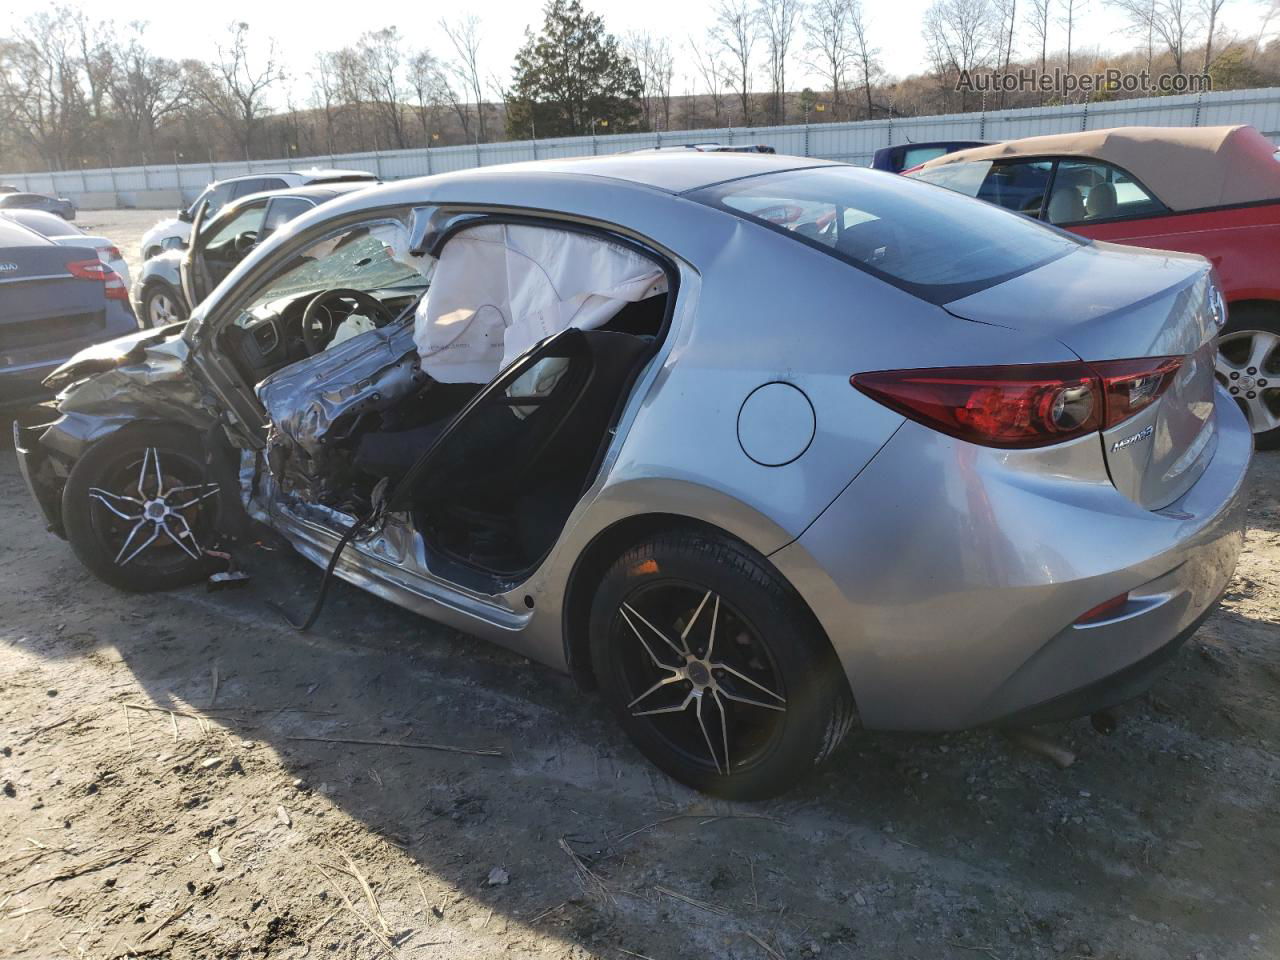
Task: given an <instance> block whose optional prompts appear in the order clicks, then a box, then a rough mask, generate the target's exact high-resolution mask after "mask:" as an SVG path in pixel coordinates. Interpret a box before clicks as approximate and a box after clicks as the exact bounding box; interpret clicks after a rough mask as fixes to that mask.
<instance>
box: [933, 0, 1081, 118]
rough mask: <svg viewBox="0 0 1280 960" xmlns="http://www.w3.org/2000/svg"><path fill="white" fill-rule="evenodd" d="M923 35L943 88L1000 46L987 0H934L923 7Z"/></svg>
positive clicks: (963, 104) (963, 96) (964, 98)
mask: <svg viewBox="0 0 1280 960" xmlns="http://www.w3.org/2000/svg"><path fill="white" fill-rule="evenodd" d="M1068 2H1071V0H1068ZM1075 2H1079V0H1075ZM924 39H925V45H926V47H927V49H928V52H929V59H930V61H931V62H932V64H933V68H934V72H935V73H936V74H937V76H938V79H939V81H940V82H941V83H942V84H943V85H944V90H945V89H946V85H948V84H949V83H950V82H951V81H953V80H954V79H955V78H956V77H958V76H959V75H960V74H964V73H970V72H972V71H973V70H976V69H977V68H979V67H985V66H987V65H988V64H989V63H990V62H991V59H992V57H993V56H994V55H995V54H996V52H997V51H998V50H999V46H998V44H999V36H998V24H997V23H996V20H995V16H994V12H993V10H992V7H991V3H990V0H934V2H933V4H932V5H931V6H930V7H929V9H928V10H927V11H925V17H924ZM968 105H969V95H968V91H967V90H963V89H962V90H961V91H960V109H961V110H964V109H967V108H968Z"/></svg>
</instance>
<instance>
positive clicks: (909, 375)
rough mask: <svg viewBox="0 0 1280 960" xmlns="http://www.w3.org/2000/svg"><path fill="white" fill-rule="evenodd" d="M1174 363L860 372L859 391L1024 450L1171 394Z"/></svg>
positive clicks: (957, 431)
mask: <svg viewBox="0 0 1280 960" xmlns="http://www.w3.org/2000/svg"><path fill="white" fill-rule="evenodd" d="M1181 363H1182V360H1181V358H1178V357H1156V358H1144V359H1141V360H1115V361H1106V362H1102V363H1083V362H1072V363H1049V364H1027V365H1016V366H1000V367H939V368H935V369H926V370H886V371H882V372H879V373H859V374H855V375H854V376H852V377H851V378H850V380H849V382H850V383H852V384H853V386H854V387H856V388H857V389H858V390H860V391H862V392H863V393H865V394H866V395H867V396H869V397H871V398H872V399H873V400H877V401H878V402H880V403H883V404H884V405H885V406H887V407H890V408H892V409H894V410H897V411H898V412H899V413H901V414H902V415H903V416H905V417H909V418H911V419H912V420H915V421H917V422H919V423H923V424H924V425H925V426H928V427H932V428H933V429H935V430H940V431H941V432H943V433H946V434H949V435H951V436H953V437H959V438H960V439H961V440H968V441H970V442H972V443H980V444H982V445H984V446H988V447H1002V448H1007V449H1025V448H1029V447H1043V446H1047V445H1049V444H1051V443H1061V442H1062V441H1064V440H1070V439H1072V438H1074V437H1078V436H1081V435H1083V434H1086V433H1090V432H1093V431H1096V430H1105V429H1108V428H1110V427H1112V426H1115V425H1116V424H1117V423H1120V422H1122V421H1124V420H1127V419H1128V418H1129V417H1131V416H1133V415H1134V414H1135V413H1137V412H1138V411H1140V410H1142V409H1143V408H1144V407H1147V406H1149V405H1150V404H1152V403H1153V402H1155V400H1156V399H1157V398H1158V397H1159V396H1160V395H1161V394H1162V393H1163V392H1164V391H1165V390H1166V389H1167V388H1168V386H1169V383H1170V382H1171V381H1172V378H1173V374H1174V372H1175V371H1177V369H1178V367H1179V366H1180V365H1181Z"/></svg>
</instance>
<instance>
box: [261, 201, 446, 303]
mask: <svg viewBox="0 0 1280 960" xmlns="http://www.w3.org/2000/svg"><path fill="white" fill-rule="evenodd" d="M434 265H435V261H434V260H431V259H430V258H428V257H414V256H410V254H409V231H408V228H407V227H406V226H405V224H403V223H401V222H400V221H399V220H379V221H376V222H374V223H363V224H360V225H358V226H355V227H347V228H345V229H343V230H342V231H340V232H338V233H334V234H330V235H329V236H327V237H325V238H324V239H323V240H319V241H317V242H316V243H313V244H312V245H311V246H309V247H307V248H306V249H305V250H303V251H302V252H301V253H298V254H296V255H295V256H293V257H291V258H289V260H288V261H287V262H285V263H284V264H283V266H282V268H281V269H280V271H279V272H278V273H277V274H276V275H275V277H273V278H272V279H271V280H269V281H268V282H267V284H266V285H265V286H264V287H262V288H260V289H259V290H258V291H257V292H256V293H255V294H254V295H253V298H252V299H251V301H250V302H249V304H248V305H247V306H245V307H244V308H243V309H242V310H241V313H240V316H239V317H238V318H237V320H236V323H237V324H238V325H240V326H248V325H250V324H252V323H256V322H257V319H258V318H257V312H258V310H259V308H261V307H265V306H267V305H269V304H271V303H272V302H273V301H276V300H282V299H293V298H295V297H299V296H302V295H304V294H310V293H319V292H320V291H322V290H336V289H337V288H339V287H346V288H349V289H354V290H361V291H364V292H365V293H373V292H375V291H389V290H394V291H396V292H397V293H401V294H405V293H409V294H412V293H415V292H421V291H423V290H425V289H426V288H427V285H428V283H429V280H430V275H431V270H432V268H433V267H434Z"/></svg>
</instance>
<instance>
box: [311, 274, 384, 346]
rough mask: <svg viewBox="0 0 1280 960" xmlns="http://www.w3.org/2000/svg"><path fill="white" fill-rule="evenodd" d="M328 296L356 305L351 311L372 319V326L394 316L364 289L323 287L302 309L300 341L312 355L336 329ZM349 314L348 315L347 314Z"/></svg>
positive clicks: (331, 298)
mask: <svg viewBox="0 0 1280 960" xmlns="http://www.w3.org/2000/svg"><path fill="white" fill-rule="evenodd" d="M331 300H350V301H352V302H353V303H354V304H355V306H354V307H353V308H352V309H351V311H350V313H355V312H356V311H357V310H359V311H360V312H361V314H362V315H365V316H368V317H369V318H370V319H372V320H373V325H374V326H375V327H385V326H386V325H387V324H388V323H390V322H391V321H392V320H394V319H395V316H394V315H393V314H392V313H391V311H390V310H388V309H387V308H386V307H385V306H383V304H382V301H380V300H378V299H377V298H376V297H371V296H369V294H367V293H365V292H364V291H363V290H350V289H347V288H345V287H339V288H338V289H336V290H324V291H322V292H320V293H317V294H316V295H315V296H314V297H312V298H311V302H310V303H308V304H307V309H306V310H304V311H303V312H302V342H303V343H304V344H305V345H306V348H307V355H308V356H312V357H314V356H315V355H316V354H317V353H321V352H322V351H323V350H324V348H325V347H327V346H328V345H329V341H330V340H332V339H333V335H334V333H336V332H337V329H338V327H337V324H335V323H334V322H333V314H332V313H330V312H329V309H328V305H329V302H330V301H331ZM350 313H349V314H348V316H349V315H350Z"/></svg>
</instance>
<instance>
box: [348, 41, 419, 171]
mask: <svg viewBox="0 0 1280 960" xmlns="http://www.w3.org/2000/svg"><path fill="white" fill-rule="evenodd" d="M357 50H358V51H359V54H360V59H361V65H362V67H363V70H362V73H363V79H364V85H365V90H366V92H367V94H368V97H369V102H370V103H371V104H372V106H373V111H374V114H375V115H376V116H377V117H378V119H379V120H380V121H381V122H382V124H383V127H384V129H386V130H387V131H388V134H389V136H388V143H389V145H393V146H395V147H398V148H399V149H401V150H403V149H404V148H405V147H407V146H408V145H409V141H408V140H407V139H406V137H405V129H404V113H403V111H402V110H401V99H402V94H403V91H402V90H401V87H400V74H401V71H402V64H403V61H404V51H403V49H402V48H401V41H400V34H399V32H398V31H397V30H396V28H395V27H384V28H383V29H382V30H374V31H370V32H368V33H365V34H362V35H361V37H360V40H359V42H358V43H357Z"/></svg>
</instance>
